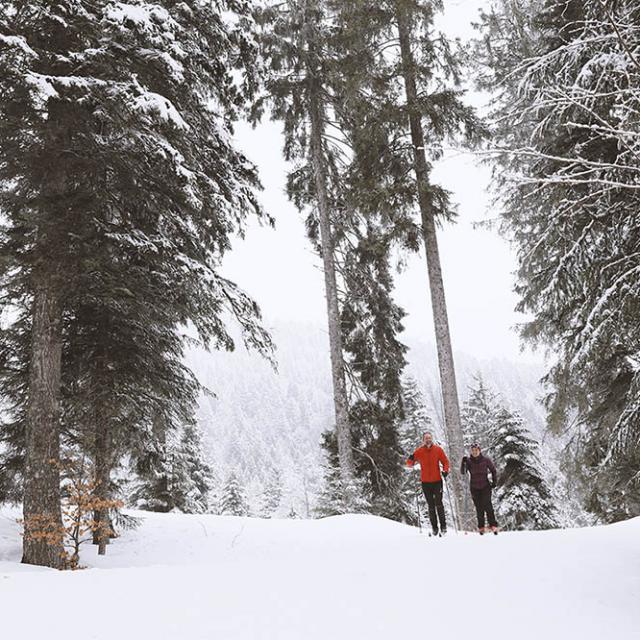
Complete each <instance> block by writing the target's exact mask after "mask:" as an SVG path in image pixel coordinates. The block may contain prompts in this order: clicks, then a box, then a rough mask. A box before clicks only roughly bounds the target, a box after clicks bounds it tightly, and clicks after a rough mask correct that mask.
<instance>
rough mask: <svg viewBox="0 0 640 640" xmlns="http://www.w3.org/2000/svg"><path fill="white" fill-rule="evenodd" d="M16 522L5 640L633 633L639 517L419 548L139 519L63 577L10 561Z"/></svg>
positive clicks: (339, 532)
mask: <svg viewBox="0 0 640 640" xmlns="http://www.w3.org/2000/svg"><path fill="white" fill-rule="evenodd" d="M18 515H19V513H18V512H17V511H15V510H10V509H4V510H2V511H0V629H2V637H3V638H18V637H20V638H23V639H27V640H31V639H34V640H35V639H36V638H40V637H46V638H47V640H59V639H60V640H61V639H62V638H65V640H66V639H67V638H68V637H69V634H70V633H73V634H74V635H75V636H77V637H81V638H82V640H93V639H97V640H107V639H108V640H115V639H117V640H129V639H131V640H133V639H136V640H146V639H147V638H148V639H149V640H151V639H153V640H163V639H166V640H174V639H175V640H205V639H207V640H213V639H215V640H245V639H246V640H249V639H250V640H267V639H269V640H302V639H304V640H320V639H323V640H334V639H335V640H341V639H345V640H346V639H349V640H352V639H356V638H366V639H367V640H383V639H385V640H388V639H390V638H398V637H403V636H408V637H412V638H425V639H427V638H428V639H431V638H433V639H438V640H442V639H445V638H446V639H451V640H457V639H461V640H462V639H463V638H464V639H465V640H467V639H468V638H469V636H470V635H478V637H486V638H490V639H491V640H503V639H504V640H506V639H518V640H528V639H531V640H533V639H535V640H540V639H541V638H544V639H545V640H554V639H556V638H557V639H562V640H567V639H573V638H576V639H580V640H590V639H592V638H593V639H594V640H595V639H596V638H597V639H599V640H601V639H602V638H612V639H615V640H631V639H636V638H637V639H640V544H639V541H640V518H636V519H634V520H631V521H628V522H624V523H619V524H616V525H611V526H607V527H593V528H589V529H567V530H555V531H543V532H518V533H501V534H500V535H499V536H497V537H495V536H484V537H480V536H478V535H477V534H476V535H474V534H469V535H457V536H456V535H450V536H449V537H447V538H444V539H428V538H426V536H425V535H424V534H422V535H420V534H419V533H418V530H417V529H414V528H411V527H408V526H405V525H401V524H398V523H395V522H391V521H388V520H384V519H382V518H376V517H373V516H358V515H350V516H339V517H334V518H326V519H323V520H260V519H252V518H235V517H224V516H211V515H182V514H152V513H142V512H135V515H137V516H139V517H140V518H142V520H143V522H142V525H141V526H140V528H138V529H137V530H135V531H130V532H126V533H124V535H123V536H122V537H121V538H119V539H117V540H115V541H114V542H113V543H112V544H111V545H110V546H109V548H108V551H107V553H108V555H107V556H106V557H98V556H97V555H95V553H96V551H95V548H94V547H91V546H87V547H85V551H84V555H83V564H85V565H89V567H90V568H88V569H86V570H84V571H76V572H57V571H53V570H49V569H42V568H36V567H26V566H24V565H21V564H19V559H20V537H19V529H18V525H17V524H16V523H15V517H17V516H18ZM34 612H35V613H36V614H37V615H34Z"/></svg>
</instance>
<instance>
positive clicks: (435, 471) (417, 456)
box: [407, 432, 449, 536]
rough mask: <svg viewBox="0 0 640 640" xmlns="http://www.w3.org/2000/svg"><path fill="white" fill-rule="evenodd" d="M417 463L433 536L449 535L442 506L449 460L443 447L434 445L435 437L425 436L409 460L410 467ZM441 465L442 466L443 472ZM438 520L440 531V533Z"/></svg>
mask: <svg viewBox="0 0 640 640" xmlns="http://www.w3.org/2000/svg"><path fill="white" fill-rule="evenodd" d="M416 463H419V464H420V479H421V480H422V492H423V493H424V497H425V498H426V500H427V504H428V505H429V520H431V528H432V529H433V535H434V536H437V535H438V534H439V535H441V536H443V535H444V534H445V533H447V522H446V520H445V516H444V505H443V504H442V477H443V476H444V477H445V478H446V477H447V476H448V475H449V459H448V458H447V456H446V454H445V452H444V450H443V449H442V447H439V446H438V445H437V444H434V443H433V435H432V434H431V433H429V432H427V433H425V434H424V437H423V439H422V446H421V447H418V448H417V449H416V450H415V451H414V452H413V453H412V454H411V455H410V456H409V459H408V460H407V465H408V466H409V467H413V465H414V464H416ZM440 465H442V471H441V470H440ZM438 520H439V521H440V531H438Z"/></svg>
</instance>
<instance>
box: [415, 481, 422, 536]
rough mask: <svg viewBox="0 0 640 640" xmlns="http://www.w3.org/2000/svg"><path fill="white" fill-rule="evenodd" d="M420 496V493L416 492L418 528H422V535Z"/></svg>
mask: <svg viewBox="0 0 640 640" xmlns="http://www.w3.org/2000/svg"><path fill="white" fill-rule="evenodd" d="M418 496H419V492H417V491H416V510H417V511H418V526H419V527H420V533H422V519H421V518H420V500H419V498H418Z"/></svg>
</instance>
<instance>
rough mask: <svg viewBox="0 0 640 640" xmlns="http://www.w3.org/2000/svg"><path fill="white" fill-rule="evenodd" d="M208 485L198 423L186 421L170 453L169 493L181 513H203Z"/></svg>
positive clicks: (208, 469) (208, 478)
mask: <svg viewBox="0 0 640 640" xmlns="http://www.w3.org/2000/svg"><path fill="white" fill-rule="evenodd" d="M211 485H212V474H211V468H210V467H209V464H208V463H207V461H206V459H205V456H204V452H203V449H202V438H201V435H200V431H199V429H198V425H197V424H195V423H191V424H187V425H185V426H184V428H183V430H182V434H181V437H180V442H179V446H178V450H177V451H176V453H175V455H174V456H173V474H172V483H171V493H172V496H173V501H174V504H175V506H176V508H178V509H180V511H182V512H183V513H205V512H207V511H208V510H209V492H210V490H211Z"/></svg>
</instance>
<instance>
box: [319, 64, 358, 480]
mask: <svg viewBox="0 0 640 640" xmlns="http://www.w3.org/2000/svg"><path fill="white" fill-rule="evenodd" d="M310 73H311V74H313V69H311V70H310ZM309 111H310V113H309V115H310V119H311V159H312V164H313V173H314V178H315V185H316V195H317V204H318V217H319V220H320V243H321V248H322V263H323V268H324V286H325V298H326V301H327V318H328V325H329V351H330V355H331V378H332V382H333V403H334V408H335V418H336V435H337V439H338V457H339V460H340V478H341V480H342V484H343V486H344V487H345V490H347V491H349V487H350V486H351V484H352V481H353V478H354V464H353V450H352V448H351V432H350V427H349V412H348V402H347V388H346V383H345V374H344V356H343V350H342V333H341V328H340V309H339V307H338V288H337V283H336V267H335V253H334V236H333V230H332V226H331V218H330V206H329V196H328V193H327V172H326V167H325V161H324V154H323V150H322V132H323V108H322V103H321V98H320V91H319V87H318V83H317V80H316V79H315V78H313V77H311V79H310V90H309Z"/></svg>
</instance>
